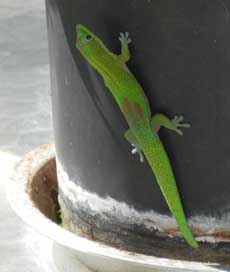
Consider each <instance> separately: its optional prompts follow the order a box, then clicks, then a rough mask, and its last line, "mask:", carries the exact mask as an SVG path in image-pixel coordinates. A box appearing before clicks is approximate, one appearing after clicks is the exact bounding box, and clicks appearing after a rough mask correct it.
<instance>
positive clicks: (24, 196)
mask: <svg viewBox="0 0 230 272" xmlns="http://www.w3.org/2000/svg"><path fill="white" fill-rule="evenodd" d="M54 158H55V148H54V145H53V144H45V145H41V146H39V147H37V148H35V149H34V150H32V151H30V152H29V153H27V154H26V155H25V156H24V157H23V158H22V159H21V161H20V162H19V163H18V164H17V166H16V168H15V170H14V173H13V175H12V176H11V178H10V179H9V181H8V182H7V183H6V191H7V198H8V200H9V202H10V204H11V206H12V208H13V210H14V211H15V212H16V214H17V215H18V216H19V217H21V218H22V219H23V220H24V221H25V222H26V223H27V224H29V225H30V226H31V227H32V228H33V229H34V230H36V231H37V232H39V233H41V234H43V235H44V236H46V237H48V238H50V239H51V240H53V241H54V242H56V243H58V244H60V245H63V246H65V247H67V248H71V249H73V250H75V251H78V252H80V253H82V254H85V255H89V254H93V255H95V256H97V257H103V258H106V259H107V261H109V259H113V260H114V261H115V260H119V261H124V262H129V263H134V264H138V265H139V266H140V265H141V266H143V267H148V268H154V269H156V268H162V269H166V270H167V269H172V270H173V269H174V270H175V269H177V271H178V270H179V271H185V270H186V271H208V272H214V271H219V269H218V268H215V267H211V265H215V263H201V262H192V261H184V260H175V259H168V258H162V257H161V258H159V257H155V256H148V255H144V254H138V253H133V252H129V251H125V250H120V249H117V248H113V247H110V246H108V245H104V244H101V243H100V242H96V241H91V240H88V239H86V238H83V237H80V236H78V235H76V234H73V233H71V232H69V231H68V230H65V229H64V228H62V227H61V226H59V225H58V224H56V223H55V222H53V221H51V220H50V219H48V218H47V217H46V216H45V215H44V214H43V213H42V212H41V211H40V210H39V209H38V208H37V207H36V206H35V203H33V201H32V200H31V198H30V196H29V193H28V192H27V188H28V183H30V182H31V180H32V179H33V177H34V176H35V175H36V173H37V172H38V171H39V170H40V169H41V168H42V167H43V166H44V165H45V164H47V163H48V162H49V161H50V160H52V159H54Z"/></svg>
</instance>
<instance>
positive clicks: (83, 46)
mask: <svg viewBox="0 0 230 272" xmlns="http://www.w3.org/2000/svg"><path fill="white" fill-rule="evenodd" d="M76 31H77V40H76V47H77V48H78V49H79V50H80V52H81V53H82V54H83V55H84V57H85V58H87V59H89V58H90V56H97V55H98V54H100V50H101V49H102V42H101V41H100V39H99V38H97V37H96V35H94V34H93V32H91V31H90V30H89V29H88V28H87V27H85V26H83V25H81V24H78V25H77V26H76Z"/></svg>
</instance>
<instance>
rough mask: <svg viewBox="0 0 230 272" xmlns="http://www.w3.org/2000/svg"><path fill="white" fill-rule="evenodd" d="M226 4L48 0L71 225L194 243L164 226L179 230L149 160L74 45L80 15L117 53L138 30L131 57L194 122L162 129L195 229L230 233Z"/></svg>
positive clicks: (172, 110) (175, 110) (166, 106)
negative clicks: (137, 152) (122, 39)
mask: <svg viewBox="0 0 230 272" xmlns="http://www.w3.org/2000/svg"><path fill="white" fill-rule="evenodd" d="M229 5H230V4H229V3H228V2H225V1H204V0H197V1H182V0H173V1H172V0H165V1H152V0H143V1H134V0H127V1H124V0H116V1H108V0H97V1H92V0H68V1H64V0H47V18H48V36H49V48H50V65H51V85H52V102H53V120H54V129H55V142H56V149H57V161H58V166H59V172H58V173H59V187H60V203H61V206H62V209H63V212H64V217H66V226H67V227H68V228H69V229H70V230H72V231H76V229H77V228H78V229H81V231H82V232H83V233H85V234H86V235H87V234H88V236H91V237H92V238H95V239H98V240H101V241H104V242H107V243H108V242H110V243H111V244H114V245H115V246H121V247H126V248H128V249H130V250H134V251H139V252H140V251H141V252H145V253H149V254H151V252H152V249H153V248H154V246H156V245H158V250H159V248H162V247H163V248H168V249H169V251H170V250H171V248H172V247H176V246H177V245H179V244H180V243H181V249H182V252H183V253H184V254H187V253H186V252H187V251H186V250H187V245H185V244H182V240H180V239H177V238H175V239H171V238H168V236H164V235H163V234H164V232H165V233H167V234H168V233H170V234H172V235H174V234H177V232H176V231H175V226H176V225H175V223H174V221H173V220H172V219H171V216H170V212H169V210H168V208H167V205H166V203H165V200H164V198H163V196H162V194H161V192H160V190H159V187H158V185H157V183H156V182H155V179H154V176H153V174H152V171H151V169H150V167H149V166H148V164H147V163H146V162H145V163H143V164H142V163H140V161H139V158H138V156H133V155H132V154H131V146H130V145H129V143H127V142H126V140H125V139H124V136H123V135H124V133H125V131H126V130H127V128H128V127H127V124H126V122H125V120H124V118H123V116H122V114H121V112H120V110H119V109H118V107H117V105H116V103H115V101H114V99H113V97H112V96H111V94H110V93H109V91H108V89H107V88H106V87H105V86H104V83H103V80H102V78H101V77H100V76H99V75H98V73H97V72H96V71H94V70H93V69H92V68H91V67H90V66H89V65H88V63H86V61H85V60H84V59H83V58H82V56H81V55H80V53H79V52H78V50H77V49H76V48H75V40H76V33H75V26H76V24H77V23H82V24H85V25H86V26H88V27H89V28H90V29H91V30H92V31H93V32H95V33H96V34H97V35H98V36H99V37H100V38H101V39H102V40H103V41H104V43H105V44H106V45H107V46H108V47H109V48H110V49H111V51H113V52H114V53H118V52H119V50H120V43H119V40H118V36H119V33H120V32H124V31H128V32H129V33H130V35H131V38H132V41H133V42H132V44H131V53H132V58H131V61H130V62H129V63H128V67H129V69H130V70H131V71H132V73H133V74H134V75H135V77H136V78H137V80H138V81H139V82H140V84H141V85H142V86H143V89H144V91H145V93H146V95H147V97H148V99H149V101H150V105H151V110H152V114H155V113H157V112H162V113H165V114H167V115H169V116H171V117H173V116H174V115H177V114H182V115H184V117H185V120H186V121H187V122H189V123H191V124H192V128H190V129H186V130H184V136H183V137H180V136H178V135H177V134H175V133H173V132H171V131H169V130H166V129H162V130H161V131H160V138H161V139H162V142H163V143H164V146H165V148H166V150H167V152H168V154H169V157H170V160H171V163H172V166H173V169H174V172H175V175H176V179H177V184H178V187H179V190H180V194H181V197H182V201H183V203H184V207H185V211H186V215H187V217H188V218H189V219H190V221H189V222H190V224H191V227H192V229H193V231H194V233H195V234H196V235H197V236H200V237H201V236H211V237H212V238H213V237H214V238H215V237H219V238H218V239H220V240H221V241H226V239H227V236H226V234H229V233H230V225H229V219H230V212H229V202H230V197H229V196H230V167H229V165H230V144H229V139H230V21H229V7H230V6H229ZM63 184H64V185H63ZM70 184H71V185H70ZM73 184H75V185H76V188H75V189H73V190H72V191H71V190H70V187H71V186H72V185H73ZM71 188H72V187H71ZM94 201H95V202H94ZM98 201H99V202H98ZM100 201H101V202H100ZM100 205H101V206H100ZM164 215H167V216H166V217H164ZM135 216H136V217H135ZM131 217H132V218H131ZM148 217H149V222H147V218H148ZM164 219H165V220H164ZM71 226H72V227H71ZM172 226H173V227H172ZM155 227H156V228H158V229H160V232H158V231H156V230H154V228H155ZM223 230H225V232H223ZM153 239H156V240H154V241H155V242H151V241H153ZM206 240H208V238H207V239H206ZM156 241H157V242H156ZM154 243H155V244H154ZM162 245H163V246H162ZM207 248H208V246H207ZM170 254H173V253H172V252H171V253H170V252H169V253H168V255H170ZM166 255H167V254H166Z"/></svg>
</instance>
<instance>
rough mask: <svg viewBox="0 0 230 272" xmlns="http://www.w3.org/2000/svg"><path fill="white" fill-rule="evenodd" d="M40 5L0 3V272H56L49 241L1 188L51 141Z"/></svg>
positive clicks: (17, 0)
mask: <svg viewBox="0 0 230 272" xmlns="http://www.w3.org/2000/svg"><path fill="white" fill-rule="evenodd" d="M48 62H49V60H48V45H47V33H46V18H45V3H44V1H42V0H32V1H31V0H1V1H0V177H1V178H0V218H1V223H0V241H1V243H0V272H16V271H17V272H20V271H22V272H48V271H49V272H50V271H52V272H53V271H56V269H55V267H54V264H53V260H52V255H51V252H52V242H51V241H50V240H49V239H47V238H45V237H43V236H41V235H39V234H38V233H36V232H35V231H33V230H32V229H30V228H29V227H27V225H26V224H25V223H24V222H22V220H21V219H20V218H18V217H17V216H16V215H15V213H14V212H13V211H12V209H11V208H10V206H9V204H8V201H7V199H6V194H5V191H4V184H5V183H6V182H7V178H8V177H9V176H10V174H11V173H12V167H13V165H14V163H15V162H16V161H18V160H19V159H20V157H21V156H22V155H23V154H24V153H26V152H27V151H29V150H31V149H33V148H34V147H36V146H38V145H40V144H43V143H50V142H53V132H52V123H51V105H50V82H49V65H48Z"/></svg>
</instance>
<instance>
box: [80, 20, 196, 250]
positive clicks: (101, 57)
mask: <svg viewBox="0 0 230 272" xmlns="http://www.w3.org/2000/svg"><path fill="white" fill-rule="evenodd" d="M76 36H77V37H76V48H77V49H78V50H79V51H80V53H81V54H82V56H83V58H84V59H85V60H86V61H87V62H88V63H89V64H90V65H91V66H92V67H93V68H94V69H95V70H96V71H97V72H98V73H99V74H100V75H101V76H102V78H103V80H104V84H105V86H106V87H107V88H108V90H109V91H110V92H111V94H112V96H113V98H114V99H115V101H116V103H117V105H118V107H119V108H120V110H121V112H122V113H123V115H124V118H125V120H126V121H127V124H128V126H129V129H128V130H127V131H126V132H125V134H124V137H125V138H126V140H127V141H128V142H129V143H130V144H131V145H132V147H133V149H132V153H133V154H136V153H137V154H139V156H140V161H141V162H143V161H144V158H145V159H146V160H147V162H148V163H149V165H150V167H151V169H152V171H153V174H154V175H155V177H156V181H157V183H158V185H159V186H160V189H161V192H162V194H163V196H164V198H165V200H166V202H167V205H168V207H169V210H170V211H171V213H172V215H173V216H174V218H175V220H176V222H177V225H178V227H179V229H180V232H181V233H182V235H183V237H184V239H185V240H186V241H187V243H188V244H189V245H190V246H191V247H192V248H197V247H198V243H197V241H196V240H195V238H194V236H193V234H192V232H191V230H190V228H189V226H188V223H187V220H186V217H185V213H184V209H183V206H182V202H181V199H180V195H179V191H178V188H177V184H176V179H175V175H174V172H173V169H172V166H171V163H170V161H169V158H168V155H167V153H166V150H165V148H164V146H163V144H162V142H161V140H160V138H159V136H158V132H159V130H160V128H161V127H165V128H167V129H170V130H173V131H175V132H176V133H178V134H179V135H182V134H183V132H182V130H181V128H182V127H185V128H186V127H187V128H188V127H190V125H189V124H186V123H182V121H183V116H175V117H174V118H173V119H170V118H168V117H167V116H166V115H164V114H162V113H157V114H156V115H154V116H153V117H152V116H151V110H150V105H149V102H148V99H147V97H146V95H145V93H144V91H143V89H142V87H141V86H140V84H139V83H138V81H137V80H136V78H135V77H134V75H133V74H132V73H131V72H130V70H129V69H128V68H127V66H126V63H127V62H128V60H129V59H130V49H129V44H130V43H131V38H130V36H129V33H128V32H125V33H120V36H119V40H120V43H121V52H120V54H114V53H112V52H111V51H110V50H109V49H108V48H107V47H106V45H105V44H104V43H103V42H102V41H101V40H100V38H99V37H97V36H96V35H95V34H94V33H93V32H92V31H91V30H89V29H88V28H87V27H86V26H84V25H82V24H77V25H76Z"/></svg>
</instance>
